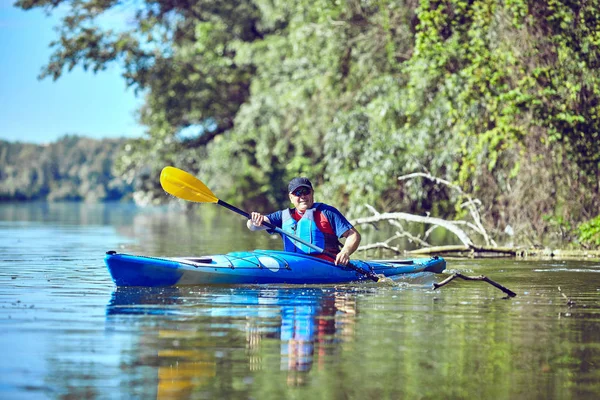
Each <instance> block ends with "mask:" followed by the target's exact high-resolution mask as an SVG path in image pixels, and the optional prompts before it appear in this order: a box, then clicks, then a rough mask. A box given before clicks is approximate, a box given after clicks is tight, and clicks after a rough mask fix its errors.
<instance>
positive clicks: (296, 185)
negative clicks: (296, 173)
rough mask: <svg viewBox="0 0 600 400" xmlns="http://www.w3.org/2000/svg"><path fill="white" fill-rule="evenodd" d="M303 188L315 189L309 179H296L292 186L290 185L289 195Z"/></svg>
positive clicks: (291, 183) (293, 180)
mask: <svg viewBox="0 0 600 400" xmlns="http://www.w3.org/2000/svg"><path fill="white" fill-rule="evenodd" d="M302 186H304V187H307V188H309V189H310V190H312V188H313V187H312V183H310V181H309V180H308V178H294V179H292V180H291V181H290V184H289V185H288V193H292V192H293V191H294V190H296V189H298V188H299V187H302Z"/></svg>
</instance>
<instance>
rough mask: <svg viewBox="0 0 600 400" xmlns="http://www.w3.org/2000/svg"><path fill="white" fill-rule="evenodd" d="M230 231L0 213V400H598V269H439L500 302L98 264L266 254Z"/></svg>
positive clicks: (266, 240) (109, 208) (253, 239)
mask: <svg viewBox="0 0 600 400" xmlns="http://www.w3.org/2000/svg"><path fill="white" fill-rule="evenodd" d="M244 226H245V225H244V220H243V218H241V217H240V216H238V215H236V214H233V213H231V212H229V211H227V210H225V209H220V208H219V207H216V206H213V205H208V204H205V205H201V206H200V208H198V209H197V211H196V212H194V213H189V212H188V213H186V212H183V211H180V210H176V209H171V210H169V209H158V208H153V209H138V208H136V207H134V206H131V205H122V204H108V205H85V204H79V203H72V204H43V203H32V204H4V205H0V350H1V356H0V399H38V398H39V399H47V398H50V399H55V398H61V399H150V398H159V399H187V398H191V399H288V398H289V399H401V398H407V399H598V398H600V301H599V299H600V261H598V260H594V259H590V260H584V261H557V260H542V261H540V260H514V259H494V260H489V259H486V260H481V259H447V261H448V269H449V270H450V271H460V272H462V273H464V274H467V275H481V274H483V275H486V276H488V277H490V278H491V279H493V280H495V281H497V282H499V283H501V284H503V285H504V286H506V287H508V288H510V289H511V290H513V291H514V292H516V293H517V297H516V298H513V299H505V298H504V297H505V296H504V294H503V293H502V292H501V291H499V290H498V289H496V288H494V287H492V286H491V285H489V284H487V283H484V282H466V281H458V280H456V281H454V282H452V283H450V284H449V285H447V286H444V287H442V288H440V289H438V290H435V291H434V290H432V283H433V282H439V281H441V280H442V279H443V278H444V277H445V276H444V275H433V274H432V275H431V276H427V277H423V276H420V277H419V278H416V279H409V278H407V279H403V280H400V281H398V282H396V284H395V285H394V286H386V285H380V284H376V283H370V282H369V283H361V284H347V285H335V286H333V285H331V286H314V285H313V286H289V285H268V286H217V287H208V286H193V287H179V288H162V289H143V288H129V289H117V288H116V287H115V286H114V284H113V282H112V281H111V278H110V275H109V274H108V271H107V269H106V267H105V266H104V262H103V257H104V253H105V252H106V251H108V250H117V251H119V252H126V253H134V254H146V255H154V256H183V255H206V254H216V253H222V252H227V251H234V250H250V249H255V248H263V249H264V248H272V249H278V248H280V243H279V240H277V239H271V238H270V237H269V235H267V234H266V233H265V232H255V233H251V232H249V231H247V230H246V229H245V227H244ZM366 236H368V235H366ZM559 287H560V290H559ZM567 297H568V298H569V299H570V300H571V303H569V304H568V302H567Z"/></svg>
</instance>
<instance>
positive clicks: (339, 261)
mask: <svg viewBox="0 0 600 400" xmlns="http://www.w3.org/2000/svg"><path fill="white" fill-rule="evenodd" d="M348 261H350V256H349V255H348V253H346V252H345V251H343V250H342V251H340V252H339V253H338V254H337V256H335V265H346V264H348Z"/></svg>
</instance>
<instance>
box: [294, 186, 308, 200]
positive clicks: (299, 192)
mask: <svg viewBox="0 0 600 400" xmlns="http://www.w3.org/2000/svg"><path fill="white" fill-rule="evenodd" d="M310 192H311V190H310V189H309V188H307V187H305V186H302V187H300V188H298V189H296V190H294V191H293V192H292V194H293V195H294V196H296V197H300V196H306V195H307V194H310Z"/></svg>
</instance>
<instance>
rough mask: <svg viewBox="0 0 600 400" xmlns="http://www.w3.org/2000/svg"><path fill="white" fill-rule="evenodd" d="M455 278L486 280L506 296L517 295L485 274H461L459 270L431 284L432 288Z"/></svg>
mask: <svg viewBox="0 0 600 400" xmlns="http://www.w3.org/2000/svg"><path fill="white" fill-rule="evenodd" d="M456 278H461V279H464V280H466V281H484V282H487V283H489V284H490V285H492V286H494V287H495V288H498V289H500V290H502V291H503V292H504V293H506V294H507V295H508V297H516V296H517V294H516V293H515V292H513V291H512V290H510V289H508V288H507V287H504V286H502V285H501V284H499V283H497V282H494V281H493V280H491V279H490V278H488V277H487V276H483V275H480V276H467V275H463V274H461V273H459V272H455V273H454V274H452V275H450V276H449V277H448V278H446V279H444V280H443V281H442V282H440V283H434V284H433V290H435V289H437V288H441V287H442V286H445V285H447V284H449V283H450V282H452V281H453V280H455V279H456Z"/></svg>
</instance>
